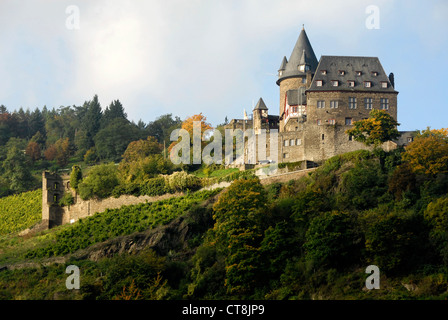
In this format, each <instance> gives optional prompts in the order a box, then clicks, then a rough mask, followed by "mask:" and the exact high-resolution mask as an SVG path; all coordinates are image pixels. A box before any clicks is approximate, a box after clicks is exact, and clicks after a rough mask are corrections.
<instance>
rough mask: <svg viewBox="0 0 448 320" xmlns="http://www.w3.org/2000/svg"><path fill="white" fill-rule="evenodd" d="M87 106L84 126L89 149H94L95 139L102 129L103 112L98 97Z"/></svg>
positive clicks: (86, 103)
mask: <svg viewBox="0 0 448 320" xmlns="http://www.w3.org/2000/svg"><path fill="white" fill-rule="evenodd" d="M85 106H86V107H87V110H86V113H85V115H84V117H83V121H82V124H83V127H84V129H85V131H86V134H87V139H88V141H89V147H92V146H94V141H93V138H94V137H95V135H96V134H97V133H98V131H99V130H100V127H101V118H102V116H103V112H102V110H101V105H100V103H99V101H98V96H97V95H95V96H94V97H93V99H92V101H89V102H85Z"/></svg>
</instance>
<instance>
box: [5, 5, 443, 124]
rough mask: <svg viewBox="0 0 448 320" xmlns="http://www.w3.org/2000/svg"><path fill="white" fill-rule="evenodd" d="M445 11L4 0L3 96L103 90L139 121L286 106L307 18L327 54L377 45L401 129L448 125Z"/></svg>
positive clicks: (62, 98)
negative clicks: (292, 60) (288, 62)
mask: <svg viewBox="0 0 448 320" xmlns="http://www.w3.org/2000/svg"><path fill="white" fill-rule="evenodd" d="M371 6H374V7H375V8H376V9H375V11H374V12H373V11H370V10H369V8H370V7H371ZM447 17H448V1H445V0H440V1H437V0H429V1H416V0H407V1H405V0H368V1H364V0H345V1H337V0H313V1H304V0H303V1H302V0H134V1H118V0H88V1H87V0H84V1H81V0H70V1H66V0H1V1H0V46H1V47H0V104H3V105H5V106H6V107H7V108H8V110H10V111H13V110H18V109H19V108H21V107H22V108H24V109H25V110H26V109H30V110H34V109H35V108H40V109H41V108H42V107H43V106H47V108H50V109H51V108H56V109H57V108H59V107H61V106H72V105H82V104H83V103H84V101H86V100H91V99H92V98H93V96H94V95H95V94H97V95H98V97H99V100H100V103H101V105H102V107H103V109H105V108H106V107H107V106H108V105H109V104H110V103H111V102H112V101H113V100H116V99H119V100H120V101H121V103H122V104H123V106H124V108H125V110H126V112H127V114H128V118H129V119H130V120H133V121H135V122H137V121H139V120H143V121H144V122H145V123H148V122H150V121H153V120H155V119H156V118H157V117H159V116H161V115H163V114H167V113H171V114H173V116H179V117H180V118H181V119H185V118H187V117H189V116H191V115H194V114H198V113H200V112H202V114H203V115H205V116H206V117H207V121H208V122H210V123H211V124H212V125H214V126H216V125H217V124H220V123H222V122H223V121H224V118H225V117H226V116H227V117H228V119H232V118H242V117H243V112H244V110H246V111H247V112H248V113H249V114H250V112H251V110H252V108H253V106H254V104H256V103H257V101H258V99H259V98H260V97H262V98H263V100H264V101H265V103H266V105H267V107H268V108H269V113H270V114H278V112H279V87H278V86H277V85H276V83H275V81H276V80H277V76H276V75H277V71H278V68H279V66H280V64H281V61H282V58H283V56H286V57H287V58H288V59H289V56H290V54H291V52H292V49H293V47H294V45H295V43H296V41H297V38H298V36H299V34H300V30H301V29H302V25H304V26H305V30H306V32H307V35H308V37H309V39H310V42H311V44H312V46H313V49H314V52H315V54H316V56H317V59H318V60H319V59H320V57H321V56H322V55H341V56H344V55H345V56H374V57H378V58H379V59H380V62H381V63H382V65H383V68H384V70H385V72H386V73H387V74H389V73H391V72H393V73H394V76H395V89H396V90H397V91H399V95H398V122H399V123H400V124H401V125H400V127H399V130H403V131H404V130H416V129H419V130H423V129H425V128H426V127H428V126H429V127H431V128H434V129H437V128H446V127H448V125H447V121H446V119H447V118H448V108H447V107H448V106H447V99H446V98H445V93H446V92H447V88H446V86H447V84H448V82H447V81H446V80H445V78H446V75H448V68H447V61H446V57H447V53H446V52H447V51H448V36H447V30H448V19H447ZM372 23H373V25H372ZM372 26H373V28H372Z"/></svg>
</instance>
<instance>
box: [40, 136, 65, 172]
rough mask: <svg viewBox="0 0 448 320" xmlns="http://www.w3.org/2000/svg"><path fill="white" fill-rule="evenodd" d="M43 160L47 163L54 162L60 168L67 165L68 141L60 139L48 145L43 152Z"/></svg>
mask: <svg viewBox="0 0 448 320" xmlns="http://www.w3.org/2000/svg"><path fill="white" fill-rule="evenodd" d="M44 156H45V159H47V160H48V161H53V160H56V161H57V163H58V164H59V165H60V166H65V165H67V163H68V161H69V159H70V141H69V139H68V138H61V139H59V140H58V141H56V142H55V143H54V144H52V145H50V146H49V147H48V148H47V149H46V150H45V151H44Z"/></svg>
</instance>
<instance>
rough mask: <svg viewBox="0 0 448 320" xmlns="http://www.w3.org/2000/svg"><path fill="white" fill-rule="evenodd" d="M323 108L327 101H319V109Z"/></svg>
mask: <svg viewBox="0 0 448 320" xmlns="http://www.w3.org/2000/svg"><path fill="white" fill-rule="evenodd" d="M323 108H325V101H324V100H319V101H317V109H323Z"/></svg>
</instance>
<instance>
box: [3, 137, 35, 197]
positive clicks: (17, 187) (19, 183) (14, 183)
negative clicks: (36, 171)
mask: <svg viewBox="0 0 448 320" xmlns="http://www.w3.org/2000/svg"><path fill="white" fill-rule="evenodd" d="M2 168H3V170H4V177H5V178H6V179H7V181H8V182H9V188H10V190H12V191H13V192H17V193H19V192H24V191H27V190H29V188H30V187H31V186H32V185H33V183H34V178H33V176H32V175H31V172H30V169H29V164H28V163H27V161H26V158H25V155H24V153H23V151H22V150H21V149H20V148H19V147H18V146H17V145H13V146H12V147H10V148H8V152H7V156H6V159H5V161H3V164H2Z"/></svg>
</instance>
